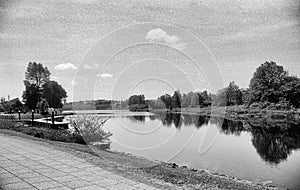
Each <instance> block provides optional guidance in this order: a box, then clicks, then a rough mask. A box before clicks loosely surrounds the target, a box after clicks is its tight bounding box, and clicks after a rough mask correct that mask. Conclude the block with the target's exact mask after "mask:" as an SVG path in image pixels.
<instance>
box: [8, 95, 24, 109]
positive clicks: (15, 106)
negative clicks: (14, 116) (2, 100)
mask: <svg viewBox="0 0 300 190" xmlns="http://www.w3.org/2000/svg"><path fill="white" fill-rule="evenodd" d="M11 107H12V109H13V110H15V111H19V110H23V107H24V106H23V104H22V102H21V101H20V100H19V98H17V100H16V102H15V103H13V104H12V105H11Z"/></svg>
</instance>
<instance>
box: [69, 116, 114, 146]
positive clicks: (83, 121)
mask: <svg viewBox="0 0 300 190" xmlns="http://www.w3.org/2000/svg"><path fill="white" fill-rule="evenodd" d="M108 119H109V118H107V119H101V118H100V117H98V116H87V115H79V116H71V117H69V118H68V121H69V122H70V125H71V127H72V128H73V129H74V131H73V134H76V135H81V136H82V138H83V139H84V140H85V142H86V143H87V144H89V143H92V142H110V140H109V137H110V136H111V135H112V133H110V132H106V131H104V130H103V124H104V123H105V122H106V121H107V120H108Z"/></svg>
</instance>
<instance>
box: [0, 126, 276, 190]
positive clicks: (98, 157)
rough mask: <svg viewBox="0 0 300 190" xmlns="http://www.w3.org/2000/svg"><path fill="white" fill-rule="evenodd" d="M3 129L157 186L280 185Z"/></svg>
mask: <svg viewBox="0 0 300 190" xmlns="http://www.w3.org/2000/svg"><path fill="white" fill-rule="evenodd" d="M0 133H1V134H6V135H10V136H17V137H18V138H24V139H27V140H33V141H35V142H37V143H41V144H44V145H46V146H54V147H55V148H56V149H58V150H61V151H65V152H68V153H71V154H74V155H76V156H78V157H81V158H84V159H86V160H88V161H89V162H91V163H92V164H95V165H97V166H100V167H102V168H104V169H107V170H110V171H112V172H115V173H117V174H119V175H121V176H124V177H130V178H133V179H134V180H136V181H141V182H144V183H148V184H149V182H151V185H153V186H157V185H159V184H160V185H162V183H166V184H169V185H171V186H172V187H173V188H175V187H179V188H184V189H246V190H247V189H280V188H277V187H275V186H273V185H272V184H269V183H268V182H262V183H254V182H251V181H248V180H243V179H239V178H236V177H232V176H228V175H226V174H219V173H213V172H209V171H208V170H195V169H192V168H188V167H185V166H178V165H176V164H175V163H165V162H160V161H154V160H149V159H147V158H143V157H138V156H135V155H132V154H129V153H124V152H119V151H103V150H99V149H97V148H95V147H92V146H88V145H80V144H75V143H65V142H59V141H50V140H46V139H41V138H36V137H33V136H29V135H26V134H23V133H19V132H15V131H11V130H4V129H1V130H0ZM167 186H168V185H167ZM162 188H164V187H162Z"/></svg>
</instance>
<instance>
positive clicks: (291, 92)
mask: <svg viewBox="0 0 300 190" xmlns="http://www.w3.org/2000/svg"><path fill="white" fill-rule="evenodd" d="M280 90H281V91H282V93H283V96H284V99H285V100H286V101H288V102H290V103H291V104H292V105H294V106H295V107H300V79H299V78H297V77H295V76H290V77H286V78H285V82H284V84H283V85H282V86H281V88H280Z"/></svg>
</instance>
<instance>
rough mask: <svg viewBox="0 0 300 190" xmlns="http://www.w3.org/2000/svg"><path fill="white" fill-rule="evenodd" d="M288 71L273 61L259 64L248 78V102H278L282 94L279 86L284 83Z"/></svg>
mask: <svg viewBox="0 0 300 190" xmlns="http://www.w3.org/2000/svg"><path fill="white" fill-rule="evenodd" d="M287 76H288V72H287V71H285V70H284V69H283V67H282V66H280V65H277V64H276V63H275V62H272V61H271V62H265V63H263V64H261V65H260V66H259V67H258V68H257V69H256V71H255V72H254V75H253V77H252V79H251V80H250V85H249V89H250V104H251V103H253V102H265V101H269V102H272V103H276V102H279V99H280V97H282V96H283V94H282V91H281V90H280V89H281V86H282V85H283V84H284V82H285V80H286V77H287Z"/></svg>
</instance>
